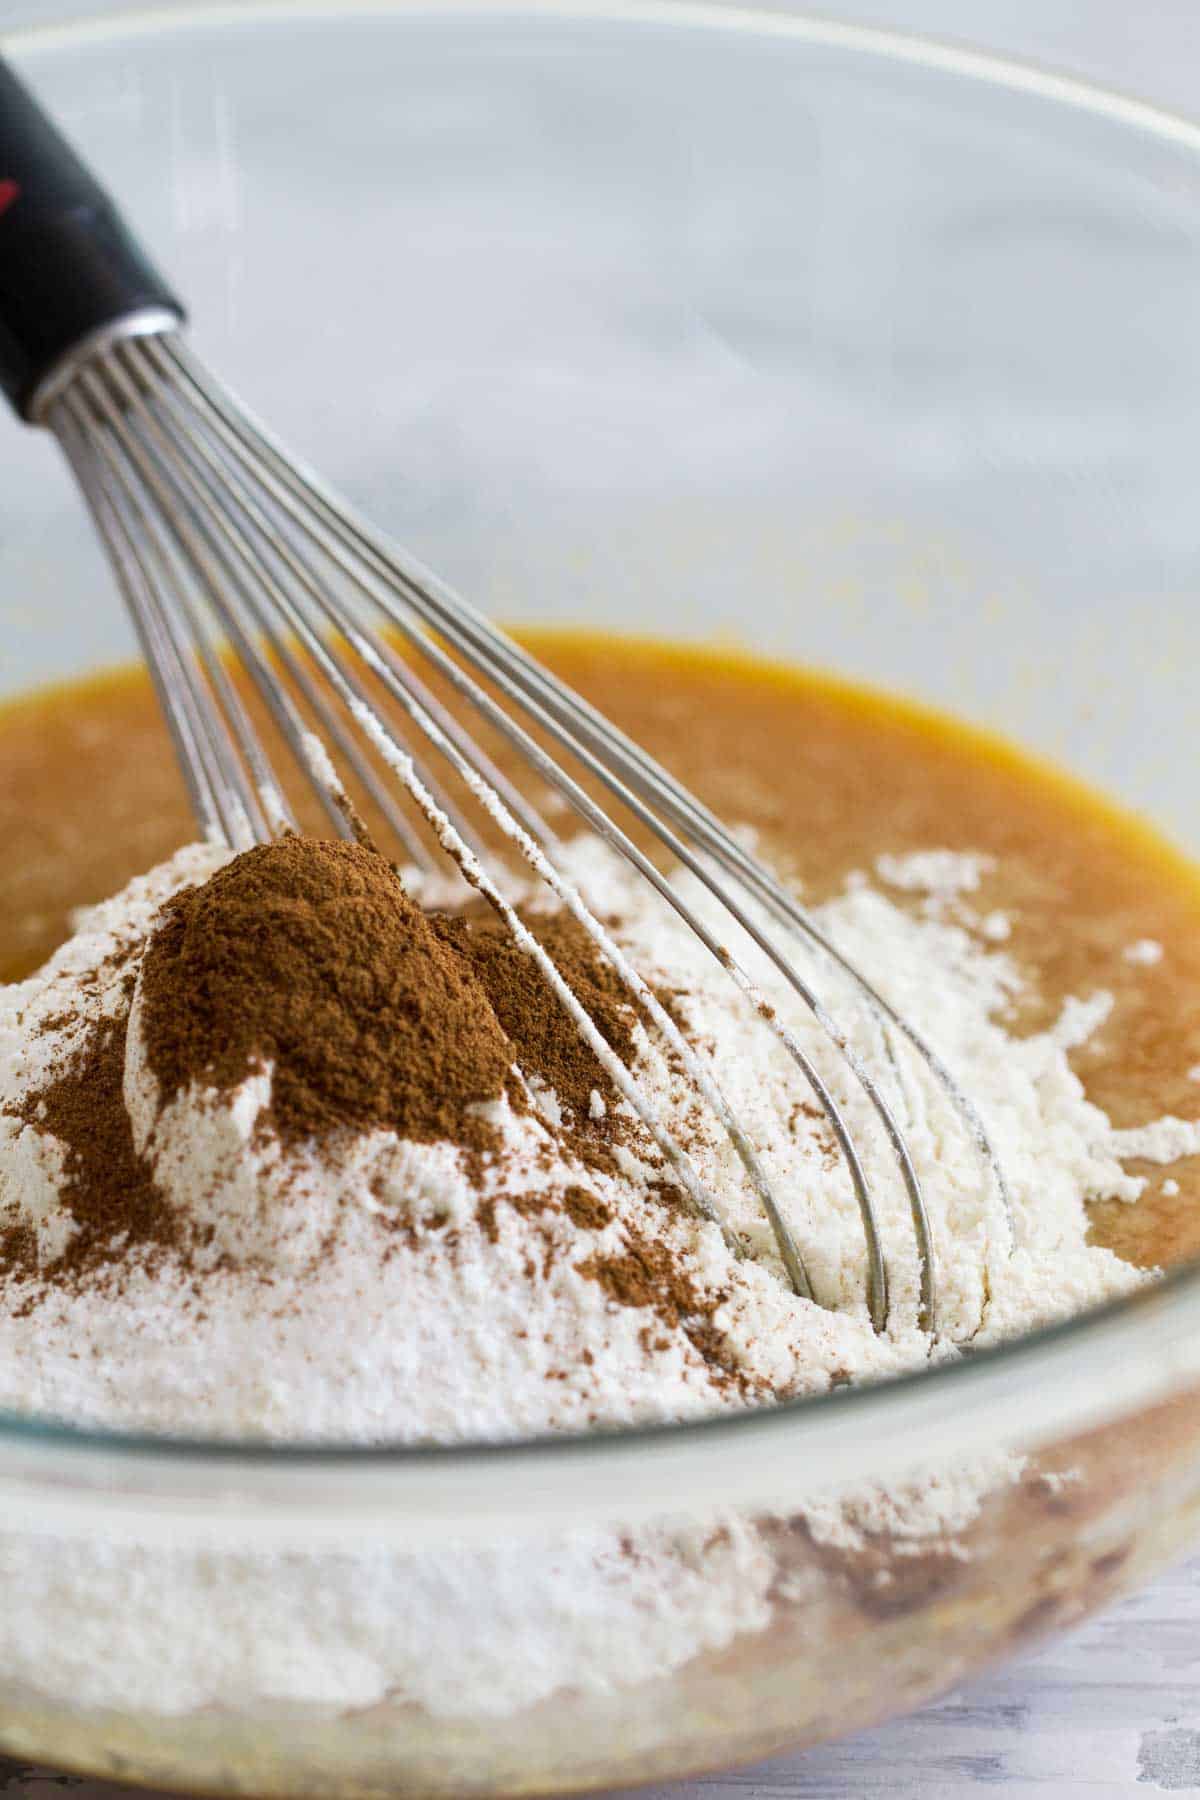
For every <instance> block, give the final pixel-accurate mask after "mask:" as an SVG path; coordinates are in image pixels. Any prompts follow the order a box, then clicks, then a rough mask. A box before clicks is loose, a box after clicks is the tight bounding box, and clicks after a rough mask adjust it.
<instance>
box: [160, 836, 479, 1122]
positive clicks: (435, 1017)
mask: <svg viewBox="0 0 1200 1800" xmlns="http://www.w3.org/2000/svg"><path fill="white" fill-rule="evenodd" d="M142 1006H143V1012H142V1032H143V1036H144V1039H145V1043H146V1050H147V1056H148V1060H149V1063H150V1067H151V1068H152V1070H153V1071H154V1073H155V1075H156V1076H157V1078H158V1081H159V1085H160V1086H161V1088H162V1091H163V1095H164V1098H165V1099H168V1100H169V1099H171V1098H172V1097H173V1096H174V1095H175V1094H177V1093H179V1092H180V1091H181V1090H182V1089H184V1088H186V1087H187V1086H188V1085H189V1083H190V1082H192V1081H199V1082H201V1083H203V1084H205V1085H207V1086H211V1087H214V1088H216V1089H218V1090H219V1091H224V1090H229V1089H232V1088H234V1087H236V1086H238V1085H239V1084H240V1083H241V1082H242V1081H244V1080H245V1078H246V1077H247V1075H249V1074H250V1073H251V1072H252V1070H253V1069H255V1068H256V1067H259V1066H261V1065H262V1064H263V1063H264V1062H266V1061H268V1060H269V1061H271V1062H273V1063H274V1065H275V1068H274V1078H273V1082H272V1095H271V1105H270V1114H269V1117H270V1123H271V1124H272V1125H273V1126H274V1128H275V1130H276V1131H277V1132H278V1134H279V1136H280V1138H281V1139H282V1140H283V1142H284V1143H287V1144H292V1143H297V1142H299V1141H302V1140H306V1139H313V1138H321V1137H325V1136H328V1135H329V1134H331V1133H340V1132H344V1131H350V1132H363V1131H369V1130H371V1129H373V1128H376V1127H379V1128H384V1129H389V1128H390V1129H392V1130H394V1131H396V1132H397V1133H398V1135H399V1136H400V1137H402V1138H407V1139H410V1140H412V1141H414V1142H417V1143H432V1142H438V1141H446V1140H449V1141H450V1142H452V1143H457V1144H463V1145H468V1146H470V1147H473V1148H476V1149H482V1148H486V1147H488V1146H489V1145H490V1144H491V1143H493V1142H494V1135H495V1134H494V1133H493V1132H492V1131H491V1130H490V1128H489V1127H487V1126H486V1125H485V1124H484V1122H483V1121H482V1120H480V1119H479V1118H478V1117H477V1116H476V1115H475V1114H474V1113H473V1111H472V1109H473V1108H474V1107H476V1106H478V1105H479V1104H480V1103H481V1102H485V1101H489V1100H496V1099H498V1098H499V1097H500V1095H501V1094H502V1093H503V1092H504V1090H505V1087H506V1085H507V1083H508V1079H509V1069H510V1066H511V1064H512V1062H513V1049H512V1045H511V1043H510V1042H509V1041H508V1039H507V1038H506V1036H505V1033H504V1030H503V1028H502V1027H501V1025H500V1022H499V1020H498V1019H497V1017H496V1014H495V1012H494V1011H493V1008H492V1006H491V1003H490V1001H489V998H488V994H487V991H486V988H485V987H484V985H483V984H482V982H481V981H480V980H479V978H478V976H477V974H476V973H475V971H474V969H473V968H472V966H471V964H470V962H469V960H467V959H466V958H465V957H463V956H462V955H461V954H460V953H459V952H458V950H457V948H456V947H455V945H454V944H453V943H451V942H450V941H449V940H448V938H447V936H446V935H445V934H444V933H442V932H439V930H438V929H437V925H436V921H434V920H432V919H431V918H430V917H428V916H427V915H426V914H425V913H424V912H422V910H421V909H420V907H418V906H417V905H415V904H414V902H413V901H412V900H411V899H410V898H409V896H408V894H406V892H405V891H404V888H403V886H402V885H401V883H400V880H399V878H398V876H397V875H396V873H395V871H394V870H393V869H392V867H391V865H390V864H389V863H387V862H385V860H384V859H383V857H381V856H379V855H377V854H376V853H375V852H373V851H371V850H368V849H365V848H363V847H362V846H361V845H358V844H350V843H341V842H325V841H323V840H315V839H309V838H299V837H287V838H283V839H281V840H279V841H278V842H276V843H273V844H266V845H261V846H259V847H257V848H255V849H253V850H248V851H246V852H245V853H244V854H243V855H241V856H238V857H235V858H234V860H233V861H232V862H231V863H229V864H227V865H226V867H225V868H224V869H221V870H219V871H218V872H217V874H216V875H214V876H213V877H212V878H211V880H209V881H207V882H205V883H204V885H203V886H202V887H198V888H190V889H188V890H187V891H186V892H184V893H182V894H179V895H177V896H176V897H175V898H174V899H173V900H171V901H169V902H168V903H167V905H166V907H165V908H164V910H163V915H162V923H161V924H160V926H159V928H158V930H157V931H156V932H155V934H154V937H153V938H152V939H151V941H150V944H149V946H148V948H147V950H146V955H145V959H144V962H143V965H142Z"/></svg>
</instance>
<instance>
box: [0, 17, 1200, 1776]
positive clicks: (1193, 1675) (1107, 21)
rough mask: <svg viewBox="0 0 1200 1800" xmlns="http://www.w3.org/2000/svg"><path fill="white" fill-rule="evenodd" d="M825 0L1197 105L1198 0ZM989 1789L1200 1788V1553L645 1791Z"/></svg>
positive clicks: (2, 22)
mask: <svg viewBox="0 0 1200 1800" xmlns="http://www.w3.org/2000/svg"><path fill="white" fill-rule="evenodd" d="M758 3H759V4H762V3H763V0H758ZM767 3H768V4H769V3H771V0H767ZM116 10H118V5H117V4H116V3H115V0H93V3H92V4H91V5H90V6H88V5H87V4H86V0H83V3H81V0H74V3H70V0H0V29H4V28H9V27H11V26H13V25H16V24H23V23H27V22H30V21H31V20H32V19H34V18H36V19H39V20H48V19H59V18H64V17H69V16H73V15H77V14H79V13H80V12H82V11H94V12H102V11H116ZM817 10H820V11H821V12H823V13H825V14H830V15H834V16H838V17H850V18H853V17H863V18H868V19H870V20H871V21H872V22H877V23H881V24H887V25H895V26H901V27H904V28H907V29H910V30H917V31H927V32H931V33H937V34H946V35H952V36H955V37H957V38H960V39H969V40H972V41H974V42H978V43H983V44H988V45H990V46H992V47H995V48H998V49H1002V50H1006V51H1009V52H1013V53H1017V54H1022V55H1025V56H1029V57H1032V58H1034V59H1036V60H1041V61H1045V62H1050V63H1054V64H1058V65H1060V66H1072V67H1074V68H1076V69H1078V70H1080V71H1081V72H1084V73H1086V74H1088V75H1091V76H1093V77H1094V78H1096V79H1099V80H1102V81H1108V82H1111V83H1113V84H1114V85H1117V86H1120V87H1122V88H1125V89H1132V90H1135V91H1139V92H1141V93H1144V94H1148V95H1150V96H1151V97H1153V98H1156V99H1158V100H1160V101H1162V102H1164V103H1166V104H1167V105H1171V106H1175V107H1178V108H1180V109H1181V110H1186V111H1191V112H1200V10H1198V9H1197V6H1196V3H1195V0H1174V3H1172V0H1158V3H1157V4H1147V5H1144V6H1139V7H1133V8H1131V7H1129V6H1128V5H1127V4H1125V3H1124V0H965V3H964V0H861V4H856V3H855V0H821V4H820V6H819V8H818V9H817ZM64 1790H65V1791H66V1792H68V1794H69V1796H70V1800H113V1797H115V1796H116V1795H118V1794H119V1793H121V1792H125V1791H127V1790H121V1789H117V1788H114V1787H112V1786H110V1785H107V1784H96V1783H92V1782H80V1781H75V1780H69V1779H66V1778H63V1777H61V1776H55V1775H53V1774H50V1773H49V1772H46V1771H37V1770H33V1769H29V1768H26V1767H22V1766H18V1765H16V1764H12V1763H5V1762H3V1761H2V1760H0V1795H2V1796H3V1800H44V1797H48V1796H49V1795H50V1794H51V1793H52V1792H62V1791H64ZM985 1790H990V1791H993V1792H995V1791H999V1792H1000V1793H1001V1794H1002V1795H1003V1796H1004V1800H1023V1797H1026V1796H1028V1797H1029V1800H1044V1797H1047V1796H1051V1795H1053V1796H1054V1797H1055V1800H1119V1797H1140V1796H1142V1795H1146V1796H1149V1795H1152V1794H1157V1793H1172V1794H1183V1795H1187V1794H1200V1561H1198V1562H1194V1563H1192V1564H1190V1565H1184V1566H1183V1567H1182V1568H1180V1569H1178V1570H1176V1571H1175V1572H1173V1573H1172V1574H1170V1575H1168V1576H1166V1577H1164V1578H1163V1579H1161V1580H1160V1581H1159V1582H1158V1583H1157V1584H1156V1585H1155V1586H1154V1587H1152V1588H1151V1589H1149V1590H1148V1591H1147V1592H1145V1593H1143V1594H1140V1595H1136V1596H1134V1597H1132V1598H1131V1599H1129V1600H1127V1601H1126V1602H1124V1603H1123V1604H1122V1605H1120V1606H1118V1607H1116V1608H1114V1609H1113V1610H1111V1611H1110V1612H1108V1613H1107V1614H1105V1615H1104V1616H1102V1617H1101V1618H1099V1619H1097V1620H1095V1621H1093V1622H1092V1623H1091V1624H1090V1625H1089V1626H1087V1627H1085V1628H1084V1629H1083V1630H1081V1631H1079V1632H1077V1633H1075V1634H1074V1635H1073V1636H1071V1637H1069V1638H1067V1639H1064V1640H1062V1641H1059V1642H1056V1643H1053V1644H1051V1645H1050V1646H1049V1647H1048V1648H1047V1649H1045V1650H1044V1651H1042V1652H1041V1653H1040V1654H1039V1655H1036V1656H1034V1657H1032V1658H1029V1659H1026V1660H1025V1661H1023V1662H1021V1663H1019V1664H1017V1665H1015V1666H1013V1667H1010V1668H1007V1669H1003V1670H1001V1671H999V1672H997V1673H996V1674H994V1675H992V1676H990V1677H987V1678H985V1679H983V1680H981V1681H979V1682H977V1683H975V1684H973V1685H971V1686H969V1687H967V1688H964V1689H960V1690H957V1691H956V1692H954V1693H953V1694H951V1695H950V1696H949V1697H947V1698H946V1699H945V1700H943V1701H941V1702H940V1703H939V1704H936V1705H934V1706H930V1707H927V1708H925V1709H924V1710H922V1711H921V1712H919V1713H917V1714H914V1715H913V1716H911V1717H910V1718H907V1719H902V1720H898V1721H895V1722H893V1723H892V1724H890V1725H887V1726H884V1727H882V1728H880V1729H878V1730H876V1731H871V1732H866V1733H863V1734H861V1735H860V1736H858V1737H855V1738H852V1739H850V1740H847V1741H846V1742H844V1743H841V1744H837V1745H831V1746H827V1747H825V1748H823V1749H819V1750H815V1751H811V1752H808V1753H806V1754H803V1755H799V1756H796V1757H792V1758H785V1759H783V1760H780V1761H776V1762H773V1763H770V1764H765V1765H762V1766H759V1767H757V1768H754V1769H747V1770H741V1771H739V1772H737V1773H735V1774H731V1775H726V1776H717V1777H712V1778H709V1779H706V1780H702V1781H697V1782H692V1783H688V1784H683V1785H677V1786H672V1787H668V1788H659V1789H654V1790H642V1791H643V1793H644V1794H645V1796H646V1800H734V1797H735V1796H736V1797H737V1800H793V1797H794V1800H801V1797H803V1800H870V1797H871V1796H875V1795H887V1796H888V1800H962V1797H963V1796H969V1795H971V1794H974V1793H975V1792H977V1791H978V1792H981V1793H982V1792H983V1791H985ZM609 1800H616V1797H612V1796H610V1797H609Z"/></svg>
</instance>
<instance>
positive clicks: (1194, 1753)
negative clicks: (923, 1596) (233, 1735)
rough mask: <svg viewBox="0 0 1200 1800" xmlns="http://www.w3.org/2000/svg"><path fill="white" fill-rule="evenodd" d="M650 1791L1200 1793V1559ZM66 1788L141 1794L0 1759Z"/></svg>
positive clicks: (1130, 1799) (1090, 1799)
mask: <svg viewBox="0 0 1200 1800" xmlns="http://www.w3.org/2000/svg"><path fill="white" fill-rule="evenodd" d="M638 1792H639V1795H640V1800H874V1797H875V1796H877V1795H880V1796H882V1795H886V1796H887V1800H973V1797H974V1796H978V1797H979V1800H983V1796H984V1795H985V1794H986V1795H988V1796H991V1797H993V1800H1151V1796H1152V1795H1156V1794H1163V1793H1169V1794H1176V1795H1188V1794H1193V1795H1200V1560H1198V1561H1195V1562H1192V1563H1190V1564H1185V1565H1184V1566H1183V1567H1182V1568H1180V1569H1177V1570H1175V1571H1174V1572H1173V1573H1172V1574H1170V1575H1168V1576H1166V1577H1164V1578H1163V1579H1162V1580H1160V1581H1159V1582H1158V1583H1157V1584H1156V1585H1155V1586H1154V1587H1152V1588H1150V1589H1149V1590H1148V1591H1147V1592H1146V1593H1144V1594H1139V1595H1136V1596H1135V1597H1134V1598H1132V1599H1130V1600H1127V1601H1125V1602H1124V1603H1123V1604H1122V1605H1120V1606H1117V1607H1114V1608H1113V1609H1112V1610H1111V1611H1110V1612H1108V1613H1105V1614H1104V1615H1103V1616H1102V1617H1101V1618H1098V1619H1096V1620H1094V1621H1093V1622H1092V1623H1091V1624H1090V1625H1088V1626H1086V1627H1085V1628H1084V1629H1083V1630H1082V1631H1079V1632H1076V1633H1075V1634H1074V1635H1073V1636H1071V1637H1069V1638H1064V1639H1063V1640H1061V1641H1060V1642H1057V1643H1055V1644H1053V1645H1051V1646H1050V1647H1049V1648H1048V1649H1046V1650H1044V1651H1043V1652H1042V1653H1041V1654H1040V1655H1038V1656H1033V1657H1030V1658H1027V1659H1026V1660H1025V1661H1024V1662H1021V1663H1018V1664H1016V1665H1015V1666H1013V1667H1011V1668H1008V1669H1004V1670H1001V1671H999V1672H998V1673H997V1674H995V1675H992V1676H990V1677H988V1678H986V1679H984V1680H982V1681H979V1682H976V1683H974V1684H973V1685H971V1686H970V1687H966V1688H962V1689H959V1690H957V1691H956V1692H955V1693H953V1694H951V1695H950V1696H949V1697H948V1698H947V1699H945V1700H943V1701H942V1702H941V1703H940V1704H939V1705H937V1706H930V1707H926V1708H925V1710H924V1711H923V1712H919V1713H915V1714H914V1715H913V1716H912V1717H911V1718H908V1719H899V1720H896V1721H895V1722H894V1723H892V1724H891V1725H885V1726H882V1727H881V1728H880V1729H879V1730H877V1731H868V1732H863V1733H862V1734H861V1735H860V1736H859V1737H856V1738H850V1739H848V1740H847V1741H846V1742H844V1743H841V1744H832V1745H829V1746H827V1747H826V1748H824V1749H821V1750H813V1751H809V1752H808V1753H807V1754H805V1755H802V1756H795V1757H789V1758H785V1759H783V1760H781V1761H778V1762H773V1763H765V1764H760V1765H759V1766H758V1767H757V1768H753V1769H742V1770H738V1771H736V1772H735V1773H734V1774H731V1775H723V1776H713V1777H710V1778H708V1779H706V1780H703V1781H694V1782H684V1783H681V1784H677V1785H671V1786H668V1787H660V1788H651V1789H640V1790H638ZM57 1793H61V1794H63V1796H64V1800H122V1796H124V1797H125V1800H129V1796H130V1790H129V1789H127V1788H117V1787H114V1786H112V1785H110V1784H108V1783H104V1782H90V1781H76V1780H70V1779H68V1778H64V1777H63V1776H58V1775H52V1774H50V1773H48V1772H46V1771H40V1772H39V1771H38V1770H34V1769H30V1768H28V1767H22V1766H19V1765H17V1764H15V1763H5V1762H4V1761H3V1760H2V1759H0V1796H2V1797H3V1800H52V1796H53V1795H54V1794H57ZM605 1800H625V1797H624V1796H617V1795H608V1796H606V1797H605ZM628 1800H634V1796H633V1795H629V1796H628Z"/></svg>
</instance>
